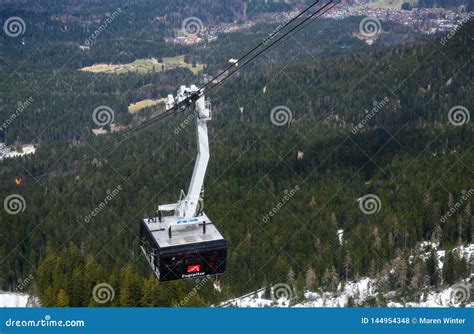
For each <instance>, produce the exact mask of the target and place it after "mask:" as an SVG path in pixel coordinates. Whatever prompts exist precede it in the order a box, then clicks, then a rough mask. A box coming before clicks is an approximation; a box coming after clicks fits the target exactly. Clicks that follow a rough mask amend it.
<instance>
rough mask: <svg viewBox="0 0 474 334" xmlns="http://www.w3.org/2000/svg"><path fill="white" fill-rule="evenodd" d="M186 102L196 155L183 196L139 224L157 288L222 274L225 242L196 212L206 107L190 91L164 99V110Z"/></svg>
mask: <svg viewBox="0 0 474 334" xmlns="http://www.w3.org/2000/svg"><path fill="white" fill-rule="evenodd" d="M189 100H191V101H192V102H193V103H194V113H195V116H196V127H197V146H198V155H197V159H196V163H195V165H194V171H193V176H192V178H191V183H190V185H189V190H188V193H187V194H184V192H182V196H181V198H180V199H179V201H178V202H177V203H174V204H165V205H160V206H159V207H158V212H157V214H158V215H157V216H156V217H153V218H148V219H143V220H142V221H141V223H140V246H141V249H142V251H143V253H144V255H145V257H146V259H147V261H148V263H149V265H150V267H151V269H152V270H153V272H154V273H155V275H156V276H157V277H158V279H159V280H160V281H161V282H164V281H171V280H177V279H186V278H194V277H200V276H205V275H217V274H223V273H224V272H225V266H226V258H227V242H226V241H225V239H224V237H223V236H222V234H221V233H220V232H219V230H218V229H217V227H216V226H214V224H213V223H212V221H211V220H210V219H209V217H208V216H207V215H206V214H205V213H204V212H202V210H201V203H202V193H203V183H204V176H205V174H206V169H207V164H208V162H209V140H208V133H207V122H208V121H209V120H211V105H210V103H208V102H206V100H205V97H204V95H203V94H202V92H201V91H200V90H199V89H198V88H197V87H196V86H194V85H192V86H191V87H185V86H182V87H181V88H180V89H179V90H178V94H177V97H176V99H175V98H174V97H173V96H172V95H169V96H168V101H167V105H166V107H167V110H172V109H173V108H180V105H181V103H182V102H183V101H189ZM186 107H187V105H186V106H185V107H184V108H186ZM165 212H172V214H170V215H165V214H164V213H165Z"/></svg>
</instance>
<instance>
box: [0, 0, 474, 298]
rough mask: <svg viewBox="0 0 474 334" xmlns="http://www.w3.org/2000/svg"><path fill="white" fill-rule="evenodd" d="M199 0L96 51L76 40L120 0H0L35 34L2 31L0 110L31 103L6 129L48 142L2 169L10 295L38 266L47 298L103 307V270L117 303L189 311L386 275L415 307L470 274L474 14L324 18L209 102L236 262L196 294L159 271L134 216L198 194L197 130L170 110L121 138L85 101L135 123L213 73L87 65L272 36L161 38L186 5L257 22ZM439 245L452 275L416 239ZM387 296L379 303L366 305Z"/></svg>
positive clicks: (1, 278) (126, 28)
mask: <svg viewBox="0 0 474 334" xmlns="http://www.w3.org/2000/svg"><path fill="white" fill-rule="evenodd" d="M202 2H203V3H212V6H210V7H208V8H205V9H206V11H202V8H201V7H200V6H193V9H190V8H187V7H186V5H183V6H182V7H181V8H180V9H179V10H174V11H173V10H172V9H171V8H170V9H166V8H165V7H166V5H167V3H168V2H167V1H157V2H153V4H151V2H149V1H145V0H143V1H137V4H136V6H134V7H130V6H129V5H125V7H122V10H121V12H122V14H120V15H119V16H118V17H117V19H116V21H114V22H112V23H111V24H110V28H108V29H106V30H105V31H104V32H103V34H101V35H99V36H98V37H97V41H96V42H95V43H94V44H93V45H91V47H90V49H89V50H82V49H80V47H79V46H80V45H82V44H83V41H84V40H85V38H86V37H87V36H89V35H90V34H91V33H92V31H93V29H94V27H95V26H97V25H98V24H100V22H102V21H103V20H104V17H105V15H106V14H105V13H107V12H113V10H114V8H115V9H116V8H119V7H120V6H123V4H122V2H120V1H104V2H101V3H100V4H96V3H95V2H91V4H88V2H82V1H67V3H69V5H65V4H62V2H56V1H51V2H50V4H49V5H46V4H43V5H42V7H41V8H36V7H35V8H29V9H28V8H26V7H21V6H20V7H19V6H9V4H8V2H7V3H6V4H4V5H3V6H4V8H3V9H4V10H2V12H1V16H2V19H5V18H7V17H9V16H12V15H18V16H20V17H22V18H24V20H25V22H26V27H27V29H26V32H25V34H24V35H23V36H21V37H19V38H10V37H8V36H6V35H2V36H1V37H0V71H1V80H0V87H1V89H0V102H1V103H0V120H7V119H9V117H11V115H12V114H14V113H15V110H17V109H16V108H17V106H18V103H19V102H24V101H26V100H27V99H29V98H31V100H32V102H31V104H30V105H28V106H27V107H26V108H25V110H24V111H22V112H21V113H19V114H18V117H17V118H15V119H14V120H13V121H12V122H11V124H10V125H9V126H8V127H2V131H1V132H0V139H1V142H4V143H5V144H6V145H9V146H11V147H19V146H21V145H24V144H35V145H36V146H37V151H36V153H35V154H34V155H29V156H24V157H20V158H14V159H4V160H2V161H0V198H1V199H2V201H3V199H5V198H6V197H7V196H9V195H11V194H19V195H21V196H22V197H23V198H24V200H25V207H24V211H23V212H21V213H20V214H15V215H12V214H9V213H8V212H6V211H5V210H0V261H1V262H0V284H1V289H0V290H5V291H15V290H18V282H19V280H20V281H22V280H25V278H27V277H30V276H31V277H33V278H32V279H31V283H29V284H28V285H27V286H26V287H23V286H22V287H21V289H20V290H22V291H23V292H28V293H30V294H32V295H35V296H38V298H39V300H40V302H41V304H42V305H43V306H61V307H67V306H84V307H89V306H90V307H94V306H104V305H101V304H98V303H97V301H96V300H94V298H92V290H93V289H94V287H95V286H97V284H100V283H104V282H105V283H107V284H109V285H110V286H112V287H113V290H114V298H113V300H112V301H110V303H108V304H107V305H108V306H189V307H192V306H210V305H216V304H218V303H220V302H223V301H226V300H229V299H231V298H233V297H237V296H240V295H243V294H246V293H249V292H251V291H255V290H257V289H259V288H262V287H265V286H268V285H270V284H274V283H278V282H284V283H287V284H290V285H291V286H292V287H293V288H294V290H295V291H297V296H298V298H302V296H303V291H305V290H312V291H317V290H319V289H321V290H323V291H332V290H335V289H336V288H337V286H338V285H339V284H344V283H345V282H348V281H352V280H357V279H358V278H360V277H371V278H377V277H389V279H388V280H385V281H384V285H383V286H381V287H380V289H381V290H382V291H392V290H395V291H396V292H397V297H396V298H398V299H400V300H410V299H413V296H418V295H420V294H421V293H422V292H423V291H425V290H428V289H437V288H442V287H445V286H449V285H452V284H454V283H456V282H458V281H459V280H460V279H464V278H466V277H469V275H470V274H471V273H472V268H471V266H470V264H469V261H468V260H467V259H465V258H462V257H461V256H460V254H459V253H458V252H456V250H455V249H456V247H459V246H461V245H467V244H469V243H472V235H473V230H474V219H473V216H472V198H471V197H470V196H471V195H472V193H473V191H472V188H473V187H474V184H473V181H474V174H473V168H472V166H473V165H474V153H473V152H472V148H473V142H474V131H473V127H472V121H471V122H469V120H468V121H467V122H464V123H462V124H459V123H456V122H453V119H452V114H451V112H450V111H451V110H452V108H453V107H458V106H462V107H464V108H465V109H466V110H468V115H469V111H470V112H471V113H472V111H474V95H473V90H472V89H473V78H474V67H473V58H472V55H473V54H474V44H473V40H472V38H473V37H472V36H474V22H473V21H472V20H471V21H469V22H467V23H465V24H464V25H463V26H462V28H461V29H460V30H459V31H457V32H456V34H455V35H454V36H452V38H450V39H449V40H448V41H447V43H440V39H441V38H442V37H443V36H442V35H439V36H426V35H421V34H418V33H417V32H415V31H412V30H410V29H408V28H406V27H404V26H399V25H396V24H393V23H389V22H387V23H386V24H385V23H384V29H385V30H386V31H385V34H386V35H384V36H382V37H381V38H380V39H379V40H378V41H377V42H376V43H375V44H373V45H370V46H369V45H367V44H366V43H364V42H363V41H361V40H359V39H357V38H355V37H354V32H355V31H356V30H357V29H358V25H359V22H360V19H361V18H357V17H355V18H354V17H351V18H347V19H343V20H339V21H336V20H333V19H324V18H323V19H321V20H318V21H317V22H315V23H314V24H312V25H310V26H308V27H307V28H306V29H305V30H304V31H302V32H300V33H298V34H297V35H295V37H294V38H293V37H292V38H290V39H288V40H287V41H284V42H283V43H281V44H280V45H279V46H277V47H275V48H274V49H272V50H271V52H268V53H266V54H265V55H264V56H262V57H261V58H260V59H259V60H258V61H257V62H255V63H253V64H251V65H250V66H249V67H246V68H245V69H244V70H242V71H239V73H238V75H235V76H234V77H232V79H231V80H228V81H227V82H226V83H225V84H223V85H221V86H219V88H218V89H216V90H213V91H212V92H210V93H209V94H208V96H207V97H208V98H209V99H210V100H211V102H212V108H213V119H212V121H211V122H210V123H209V125H208V126H209V133H210V146H211V160H210V164H209V168H208V171H207V175H206V181H205V197H204V203H205V210H206V213H207V214H208V216H209V217H211V218H212V220H213V223H214V224H215V225H216V226H218V228H219V230H220V231H221V232H222V233H223V234H224V236H225V238H226V240H227V241H228V247H229V254H228V263H227V272H226V274H225V275H222V276H218V277H212V278H211V279H209V282H208V283H207V284H203V285H202V287H200V289H199V292H198V293H192V294H190V291H192V290H193V288H195V286H196V284H197V283H196V281H195V280H187V281H177V282H171V283H159V282H158V281H157V280H156V278H155V276H154V275H153V274H152V273H151V271H150V270H149V267H148V264H147V262H146V260H145V259H144V257H143V255H142V253H141V250H140V248H139V222H140V219H142V218H144V217H152V216H153V215H154V214H155V211H156V208H157V205H159V204H163V203H171V202H173V201H176V200H177V199H178V198H179V196H180V190H181V189H186V188H187V186H188V183H189V180H190V177H191V173H192V169H193V165H194V160H195V155H196V147H195V145H196V142H195V141H196V136H195V130H194V126H193V125H192V124H191V125H189V124H188V122H186V120H187V118H188V117H189V114H186V113H178V114H176V115H173V116H171V117H168V118H166V119H164V120H163V121H162V122H159V123H157V124H154V125H153V126H151V127H147V128H145V129H144V130H143V131H140V132H139V133H137V134H136V135H134V136H131V137H126V138H125V140H116V139H117V138H120V133H119V134H111V133H109V134H106V135H102V136H94V135H93V133H92V129H96V128H97V126H96V124H94V121H93V118H92V113H93V111H94V109H95V108H96V107H98V106H101V105H106V106H109V107H110V108H111V109H113V111H114V116H115V124H120V125H123V126H126V127H127V128H128V129H133V128H134V127H136V126H139V124H141V123H142V122H144V121H146V120H147V119H148V118H150V117H152V116H153V115H156V114H157V113H159V112H162V111H163V108H164V106H163V105H161V104H160V105H158V106H155V107H148V108H145V109H143V110H141V111H139V112H137V113H133V114H132V113H129V112H128V109H127V108H128V106H129V105H130V104H131V103H135V102H137V101H141V100H145V99H160V98H163V97H166V96H167V94H169V93H175V91H176V89H177V88H179V86H180V85H189V84H192V83H195V84H201V83H203V82H204V80H205V75H203V74H198V75H195V74H193V73H192V72H191V71H190V70H188V69H187V68H176V69H173V70H169V71H159V70H158V69H151V70H150V71H148V72H146V73H138V72H134V71H130V72H128V73H125V74H110V73H88V72H84V71H79V69H81V68H83V67H85V66H91V65H93V64H97V63H113V64H118V63H127V62H132V61H134V60H136V59H142V58H151V57H155V58H157V59H159V58H163V57H173V56H177V55H187V56H188V57H187V59H195V61H197V62H198V63H201V64H204V73H205V74H206V75H207V76H212V75H215V74H216V73H218V71H220V70H221V69H222V68H224V67H225V66H227V64H228V59H229V58H232V57H234V58H235V57H238V56H239V54H241V53H243V51H244V50H246V49H249V48H250V47H251V46H252V45H254V44H256V43H258V42H260V41H261V40H262V39H263V38H264V37H265V36H266V35H267V34H268V33H270V32H271V31H272V29H274V25H272V24H267V23H260V24H257V25H256V26H254V27H252V28H251V30H250V31H245V32H232V33H229V34H219V35H218V38H217V40H215V41H205V42H203V43H202V44H198V45H192V46H189V45H186V46H185V45H178V44H173V45H169V44H167V43H166V42H165V40H164V38H165V37H167V36H170V35H171V34H172V31H173V29H174V28H176V27H178V28H179V27H180V25H181V22H182V20H183V18H184V17H186V16H198V17H200V18H201V19H202V21H203V22H204V24H205V25H212V24H216V22H240V21H245V17H243V16H242V15H241V11H242V8H241V6H240V5H237V4H235V1H224V2H223V3H222V4H219V5H218V4H216V2H211V1H202ZM227 2H229V3H230V4H226V3H227ZM45 3H46V2H45ZM174 3H176V4H175V5H176V7H179V3H181V1H175V2H174ZM87 5H89V6H93V13H94V14H92V13H91V12H90V11H89V10H86V8H84V6H87ZM254 5H255V4H254ZM43 6H44V7H43ZM255 6H256V7H255V8H252V7H250V8H249V9H248V11H252V10H253V12H252V13H253V14H254V15H258V14H259V13H261V12H278V11H284V10H287V6H290V5H289V4H283V3H279V4H272V5H265V6H263V5H262V4H260V5H255ZM266 6H267V7H266ZM151 7H153V8H154V9H153V10H151V9H150V8H151ZM159 7H162V8H161V9H160V8H159ZM97 13H104V14H103V15H102V14H100V15H99V14H97ZM183 13H186V15H184V14H183ZM183 15H184V16H183ZM160 17H162V19H160ZM2 22H3V20H2ZM171 27H173V29H172V28H171ZM279 106H285V107H286V109H287V110H289V111H290V113H289V114H287V116H288V119H286V120H285V121H284V124H283V125H282V126H279V125H281V124H278V125H276V124H275V122H272V119H271V113H272V110H274V108H276V107H279ZM458 109H459V108H458ZM462 110H464V109H462ZM368 115H369V116H368ZM453 123H455V124H453ZM183 124H184V125H183ZM176 129H179V131H177V130H176ZM121 139H122V138H121ZM15 179H21V180H22V184H21V185H16V184H15V182H14V180H15ZM117 188H119V189H121V190H120V191H119V192H118V194H117V195H116V196H114V197H113V198H112V199H110V200H107V203H106V205H101V204H102V203H104V201H105V198H106V197H107V196H108V195H109V194H110V193H111V191H113V190H114V189H117ZM295 189H296V190H295ZM292 190H295V191H292ZM290 191H291V192H290ZM288 193H291V194H292V195H291V196H290V198H288ZM367 194H375V195H376V196H377V197H378V198H379V200H380V203H379V207H378V210H377V212H374V213H373V214H367V213H364V212H363V210H361V208H360V201H361V198H363V197H364V196H365V195H367ZM99 207H100V210H99V212H98V214H96V215H94V216H93V217H91V215H90V214H91V212H93V211H94V210H96V209H97V208H99ZM275 208H277V210H275ZM452 208H456V210H452ZM275 211H277V212H275ZM269 213H271V214H269ZM341 230H342V231H343V234H342V235H340V233H341V232H340V231H341ZM428 241H429V242H432V243H436V244H438V245H439V249H440V250H444V251H446V253H445V256H444V259H443V270H440V269H439V267H438V265H437V262H438V258H437V255H436V254H435V252H434V251H433V250H430V249H429V248H427V249H423V246H422V245H423V244H422V243H423V242H425V243H426V242H428ZM420 247H421V248H420ZM421 253H426V254H424V255H423V256H418V255H420V254H421ZM216 287H217V288H216ZM184 299H186V303H183V302H182V301H183V300H184ZM385 303H386V300H384V298H383V297H382V296H380V297H379V298H374V299H373V300H370V301H369V304H370V305H371V306H382V305H385Z"/></svg>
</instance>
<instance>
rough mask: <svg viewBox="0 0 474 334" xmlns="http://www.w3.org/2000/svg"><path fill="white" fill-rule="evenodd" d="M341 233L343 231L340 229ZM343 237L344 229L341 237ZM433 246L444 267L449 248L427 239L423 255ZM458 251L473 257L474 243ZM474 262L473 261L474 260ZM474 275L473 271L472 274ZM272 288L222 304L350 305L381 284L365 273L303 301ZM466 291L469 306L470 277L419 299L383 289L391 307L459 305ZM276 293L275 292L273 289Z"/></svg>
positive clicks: (360, 301) (472, 304)
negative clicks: (399, 299) (398, 297)
mask: <svg viewBox="0 0 474 334" xmlns="http://www.w3.org/2000/svg"><path fill="white" fill-rule="evenodd" d="M338 235H340V234H339V232H338ZM340 240H341V241H342V233H341V239H340ZM431 248H432V249H433V250H434V251H435V252H436V254H437V255H438V265H439V266H440V269H442V266H443V261H444V257H445V255H446V254H445V253H446V252H445V251H442V250H438V245H437V244H435V243H432V242H428V241H426V242H423V243H421V244H420V246H419V248H418V253H419V255H418V256H420V257H421V258H423V259H425V260H426V259H427V258H428V257H429V254H430V252H431ZM455 250H457V252H458V254H460V255H461V256H462V257H464V258H465V259H467V260H468V261H472V260H473V259H474V244H469V245H466V246H460V247H457V248H456V249H455ZM471 263H472V262H471ZM471 276H473V275H471ZM268 290H269V289H265V288H263V289H260V290H257V291H255V292H252V293H249V294H247V295H244V296H242V297H239V298H235V299H232V300H229V301H227V302H224V303H222V304H221V305H220V306H221V307H228V306H230V307H289V306H290V305H291V307H346V306H347V305H348V301H349V298H352V300H353V302H354V304H356V305H357V304H363V303H364V302H366V301H367V300H368V298H370V297H376V296H377V295H378V294H379V291H378V284H377V280H376V279H371V278H368V277H363V278H361V279H360V280H358V281H350V282H346V283H345V284H339V286H338V288H337V292H323V291H320V292H313V291H306V292H305V293H304V300H303V301H301V302H299V303H296V304H295V303H294V301H293V300H291V299H290V300H288V299H286V298H280V299H278V300H274V299H271V298H270V299H269V298H268V297H266V298H265V297H264V295H265V291H268ZM460 292H461V293H463V294H464V296H465V297H466V298H465V299H464V300H467V302H464V303H462V305H463V306H466V307H474V301H473V297H474V296H473V294H474V291H473V286H472V284H470V283H469V278H466V279H465V280H464V281H462V282H460V283H459V284H455V285H453V286H450V287H448V288H445V289H443V290H440V291H429V292H427V293H424V294H422V295H421V296H420V297H419V298H418V301H415V302H405V303H401V302H395V301H391V299H392V298H393V296H395V295H396V291H390V292H385V293H383V296H384V297H385V298H386V299H387V300H388V302H387V306H388V307H456V306H460V303H458V302H457V301H456V299H455V296H456V294H458V293H460ZM271 294H272V293H271Z"/></svg>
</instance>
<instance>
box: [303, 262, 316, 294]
mask: <svg viewBox="0 0 474 334" xmlns="http://www.w3.org/2000/svg"><path fill="white" fill-rule="evenodd" d="M315 280H316V273H315V272H314V269H313V268H311V267H309V268H308V270H307V271H306V277H305V281H304V286H305V288H306V290H311V289H313V287H314V282H315Z"/></svg>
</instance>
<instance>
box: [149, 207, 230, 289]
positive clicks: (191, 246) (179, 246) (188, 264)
mask: <svg viewBox="0 0 474 334" xmlns="http://www.w3.org/2000/svg"><path fill="white" fill-rule="evenodd" d="M160 219H161V220H162V221H161V222H160V221H159V220H160ZM176 219H177V218H176V217H174V216H170V217H162V218H161V217H160V218H158V217H157V218H151V219H143V220H142V221H141V224H140V244H141V249H142V251H143V253H144V254H145V257H146V259H147V260H148V263H149V264H150V266H151V268H152V270H153V272H154V273H155V274H156V276H157V277H158V279H159V280H160V282H165V281H172V280H177V279H186V278H194V277H201V276H205V275H218V274H223V273H224V271H225V265H226V258H227V242H226V241H225V240H224V238H223V237H222V235H221V233H220V232H219V231H218V230H217V228H216V227H215V226H214V225H213V224H212V223H211V222H210V220H209V218H208V217H207V216H206V214H204V213H202V215H200V216H198V217H193V218H191V219H182V220H181V221H180V220H177V221H176ZM181 225H182V226H181Z"/></svg>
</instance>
